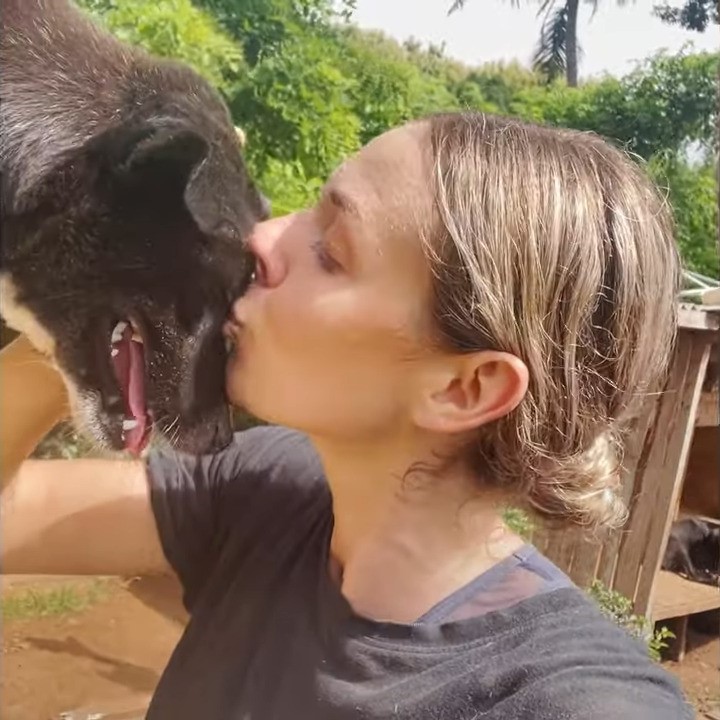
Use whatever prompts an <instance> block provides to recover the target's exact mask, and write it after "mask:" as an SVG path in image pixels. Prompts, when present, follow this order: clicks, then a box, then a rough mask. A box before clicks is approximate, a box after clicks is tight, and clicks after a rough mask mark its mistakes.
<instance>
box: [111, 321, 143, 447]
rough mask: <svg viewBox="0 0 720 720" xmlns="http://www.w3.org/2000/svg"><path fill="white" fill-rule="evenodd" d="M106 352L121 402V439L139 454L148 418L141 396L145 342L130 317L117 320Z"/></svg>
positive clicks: (126, 445)
mask: <svg viewBox="0 0 720 720" xmlns="http://www.w3.org/2000/svg"><path fill="white" fill-rule="evenodd" d="M110 355H111V358H112V364H113V368H114V370H115V376H116V378H117V380H118V384H119V385H120V390H121V391H122V394H123V400H124V402H125V419H124V420H123V424H122V429H123V434H122V438H123V442H124V443H125V449H126V450H129V451H130V452H131V453H133V454H134V455H139V454H140V452H141V451H142V449H143V448H144V447H145V445H146V444H147V441H148V439H149V437H150V430H151V428H152V422H151V420H150V418H149V417H148V411H147V403H146V400H145V346H144V343H143V339H142V336H141V335H140V331H139V329H138V327H137V326H136V325H135V324H134V323H133V322H132V320H127V321H125V320H121V321H120V322H118V323H117V325H115V327H114V329H113V331H112V335H111V337H110Z"/></svg>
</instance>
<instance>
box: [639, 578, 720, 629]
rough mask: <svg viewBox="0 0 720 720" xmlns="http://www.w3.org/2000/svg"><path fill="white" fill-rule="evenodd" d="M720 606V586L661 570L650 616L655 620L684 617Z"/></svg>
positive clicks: (656, 583) (656, 582)
mask: <svg viewBox="0 0 720 720" xmlns="http://www.w3.org/2000/svg"><path fill="white" fill-rule="evenodd" d="M718 608H720V588H719V587H714V586H712V585H703V584H702V583H698V582H693V581H692V580H686V579H685V578H684V577H680V575H676V574H675V573H671V572H668V571H667V570H661V571H660V572H659V573H658V575H657V579H656V581H655V600H654V602H653V606H652V611H651V612H650V613H649V617H651V618H652V620H653V622H657V621H658V620H667V619H668V618H675V617H684V616H685V615H693V614H694V613H699V612H705V611H706V610H717V609H718Z"/></svg>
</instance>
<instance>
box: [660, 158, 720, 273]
mask: <svg viewBox="0 0 720 720" xmlns="http://www.w3.org/2000/svg"><path fill="white" fill-rule="evenodd" d="M649 170H650V173H651V175H652V176H653V178H654V180H655V182H656V183H657V185H658V186H659V187H661V188H665V191H666V193H667V197H668V200H669V202H670V207H671V208H672V211H673V215H674V218H675V236H676V238H677V241H678V245H679V246H680V252H681V253H682V257H683V259H684V262H685V264H686V266H687V267H688V268H689V269H691V270H695V271H696V272H699V273H702V274H703V275H707V276H709V277H720V258H719V257H718V243H717V231H718V230H717V229H718V204H717V177H716V174H715V173H716V171H715V168H714V166H713V165H712V164H711V163H709V162H708V163H704V164H701V165H697V166H692V165H690V164H689V163H687V162H685V161H683V160H681V159H679V158H677V157H676V156H674V155H672V154H667V155H664V154H662V153H659V154H658V155H657V156H655V157H653V158H652V159H651V161H650V164H649Z"/></svg>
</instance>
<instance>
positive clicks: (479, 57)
mask: <svg viewBox="0 0 720 720" xmlns="http://www.w3.org/2000/svg"><path fill="white" fill-rule="evenodd" d="M521 2H522V0H521ZM659 2H660V0H636V2H634V3H633V2H629V3H628V4H627V5H625V6H624V7H620V6H619V5H618V4H617V3H616V2H600V3H599V7H598V10H597V12H596V13H595V16H594V17H592V18H591V15H592V6H591V5H590V4H589V3H581V5H580V16H579V22H578V38H579V42H580V47H581V48H582V51H583V55H582V57H581V61H580V78H581V79H583V78H588V77H591V76H596V75H601V74H603V73H609V74H611V75H616V76H620V75H624V74H625V73H628V72H630V71H631V70H632V69H633V68H634V66H635V61H637V60H642V59H643V58H646V57H648V56H650V55H652V54H653V53H655V52H656V51H658V50H660V49H663V48H665V49H667V50H669V51H670V52H677V51H678V50H680V49H681V48H682V47H683V45H684V44H685V43H688V42H692V43H693V47H694V49H695V50H696V51H700V50H711V51H716V50H718V48H719V47H720V30H719V29H718V26H717V25H713V26H711V28H710V29H708V30H706V31H705V32H704V33H695V32H690V31H687V30H682V29H678V28H676V27H675V26H672V25H667V24H665V23H663V22H661V21H660V20H659V19H658V18H656V17H654V16H653V14H652V7H653V5H654V4H657V3H659ZM450 4H451V2H450V0H357V9H356V12H355V14H354V16H353V17H354V21H355V23H356V24H357V25H359V26H360V27H362V28H368V29H378V30H383V31H385V32H386V33H387V34H388V35H390V36H391V37H394V38H396V39H397V40H400V41H403V40H406V39H407V38H409V37H415V38H416V39H418V40H420V41H422V42H424V43H427V42H432V43H435V44H441V43H443V42H444V43H445V53H446V55H448V56H449V57H452V58H455V59H457V60H461V61H463V62H465V63H467V64H469V65H480V64H482V63H485V62H491V61H498V60H505V61H508V60H513V59H516V60H518V61H520V62H521V63H522V64H523V65H527V66H529V65H530V58H531V57H532V53H533V50H534V48H535V46H536V44H537V39H538V37H539V35H540V27H541V25H542V18H541V17H538V16H537V9H538V5H539V4H538V2H529V1H528V2H527V3H525V2H522V5H521V6H520V7H519V8H517V7H513V6H512V5H511V3H510V0H467V2H466V4H465V7H464V9H462V10H460V11H458V12H456V13H454V14H453V15H451V16H450V17H448V16H447V9H448V8H449V7H450ZM673 4H677V5H679V4H681V0H674V2H673Z"/></svg>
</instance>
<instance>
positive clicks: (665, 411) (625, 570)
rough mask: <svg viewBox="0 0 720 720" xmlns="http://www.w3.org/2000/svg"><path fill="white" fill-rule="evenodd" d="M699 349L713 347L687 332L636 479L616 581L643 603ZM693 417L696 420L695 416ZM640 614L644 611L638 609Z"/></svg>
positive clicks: (695, 382) (668, 508)
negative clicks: (653, 538)
mask: <svg viewBox="0 0 720 720" xmlns="http://www.w3.org/2000/svg"><path fill="white" fill-rule="evenodd" d="M698 341H699V342H698ZM698 346H700V348H701V349H704V348H705V347H707V343H706V342H704V338H703V336H702V335H699V334H696V333H688V332H683V333H681V335H680V337H679V341H678V345H677V347H676V350H675V355H674V357H673V361H672V365H671V367H670V372H669V375H668V380H667V383H666V387H665V391H664V392H663V393H662V395H661V397H660V400H659V404H658V411H657V417H656V420H655V423H654V426H653V431H652V433H651V435H650V437H649V438H648V440H649V443H648V445H647V446H646V449H647V456H646V459H644V460H643V464H644V467H643V469H642V472H641V473H640V474H639V476H638V477H637V478H636V488H635V491H634V493H633V499H632V503H633V511H632V514H631V516H630V521H629V523H628V526H627V533H626V534H625V535H624V536H623V538H622V543H621V546H620V557H619V560H618V567H617V571H616V574H615V582H614V588H615V589H616V590H617V591H618V592H620V593H622V594H623V595H625V597H628V598H630V599H631V600H633V601H635V600H637V598H636V590H637V588H638V584H639V578H640V575H641V573H642V567H643V565H644V563H645V561H646V557H647V554H648V553H649V552H650V548H649V540H650V535H651V531H652V528H653V524H656V525H657V524H659V525H661V526H663V527H664V525H665V522H666V520H668V514H669V513H671V512H672V509H673V507H674V500H675V497H674V493H673V488H674V485H675V480H676V477H677V471H678V468H679V465H678V460H679V457H676V456H677V455H679V449H678V448H677V447H675V445H674V444H673V443H672V440H673V432H674V431H675V433H676V434H677V433H678V432H679V433H681V438H682V437H684V436H685V434H686V430H687V427H686V425H687V423H686V422H683V417H684V415H685V412H683V409H685V411H687V410H688V408H687V403H686V402H685V399H686V396H687V394H688V388H687V387H686V386H687V384H688V383H690V384H691V386H697V387H699V385H700V383H699V377H700V375H701V374H700V372H699V364H700V360H701V358H700V357H698V350H697V348H698ZM703 369H704V368H703ZM692 419H693V421H694V419H695V418H694V415H693V418H692ZM678 428H679V429H678ZM672 450H674V451H675V454H673V452H672ZM683 467H684V464H683ZM663 501H664V503H665V504H664V505H663ZM646 602H647V593H646V596H645V597H643V598H642V599H641V604H642V605H643V606H644V605H645V603H646ZM636 612H639V611H638V610H637V607H636Z"/></svg>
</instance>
